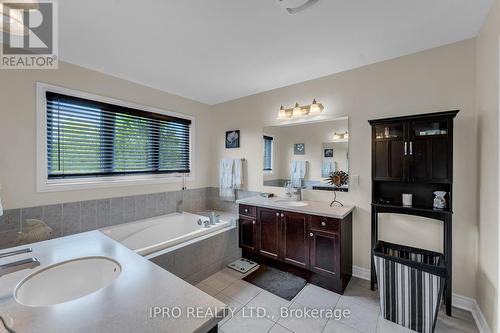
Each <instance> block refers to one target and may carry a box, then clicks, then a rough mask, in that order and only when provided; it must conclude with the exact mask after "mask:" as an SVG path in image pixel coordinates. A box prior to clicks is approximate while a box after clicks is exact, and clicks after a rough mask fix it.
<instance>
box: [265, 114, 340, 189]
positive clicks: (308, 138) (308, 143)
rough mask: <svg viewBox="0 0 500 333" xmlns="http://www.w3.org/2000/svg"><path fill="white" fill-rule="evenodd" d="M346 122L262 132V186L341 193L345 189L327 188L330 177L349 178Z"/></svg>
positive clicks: (294, 126) (288, 127) (323, 123)
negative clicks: (342, 174)
mask: <svg viewBox="0 0 500 333" xmlns="http://www.w3.org/2000/svg"><path fill="white" fill-rule="evenodd" d="M348 125H349V122H348V119H347V117H343V118H338V119H334V120H329V121H325V122H316V123H308V124H304V123H302V124H294V125H286V126H271V127H265V128H264V129H263V150H264V152H263V154H264V166H263V170H264V173H263V175H264V176H263V178H264V179H263V184H264V186H275V187H284V186H285V185H286V184H287V182H291V184H292V186H294V187H301V188H303V189H309V190H324V191H333V190H337V191H344V192H347V191H348V188H349V185H348V184H346V185H342V186H340V187H337V186H335V185H330V184H328V181H327V180H326V178H327V177H329V175H330V174H332V173H333V172H336V171H343V172H345V173H347V174H349V132H348V128H349V126H348Z"/></svg>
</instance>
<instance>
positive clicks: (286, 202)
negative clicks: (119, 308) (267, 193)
mask: <svg viewBox="0 0 500 333" xmlns="http://www.w3.org/2000/svg"><path fill="white" fill-rule="evenodd" d="M276 202H277V203H280V204H282V205H286V206H290V207H304V206H307V205H308V203H307V202H303V201H291V200H277V201H276Z"/></svg>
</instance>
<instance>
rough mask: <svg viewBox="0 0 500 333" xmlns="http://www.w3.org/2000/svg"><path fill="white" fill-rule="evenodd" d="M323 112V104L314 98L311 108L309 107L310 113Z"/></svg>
mask: <svg viewBox="0 0 500 333" xmlns="http://www.w3.org/2000/svg"><path fill="white" fill-rule="evenodd" d="M321 112H323V106H322V105H321V104H318V102H316V99H314V100H313V102H312V104H311V108H310V109H309V113H310V114H319V113H321Z"/></svg>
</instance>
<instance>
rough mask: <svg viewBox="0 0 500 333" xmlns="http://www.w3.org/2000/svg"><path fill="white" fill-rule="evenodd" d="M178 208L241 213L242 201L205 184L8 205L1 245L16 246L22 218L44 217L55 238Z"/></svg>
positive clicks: (240, 194)
mask: <svg viewBox="0 0 500 333" xmlns="http://www.w3.org/2000/svg"><path fill="white" fill-rule="evenodd" d="M256 194H257V193H256V192H249V191H238V196H237V197H238V198H246V197H248V196H255V195H256ZM177 209H180V210H183V211H187V212H192V213H195V212H199V211H204V210H211V209H213V210H220V211H225V212H231V213H237V211H238V205H237V204H236V203H234V202H225V201H222V200H220V198H219V189H218V188H215V187H204V188H199V189H188V190H186V191H174V192H161V193H152V194H144V195H135V196H129V197H121V198H110V199H100V200H91V201H80V202H70V203H64V204H54V205H48V206H39V207H28V208H20V209H8V210H5V211H4V215H3V216H1V217H0V249H4V248H8V247H13V246H16V241H17V233H18V232H19V231H22V225H21V221H24V220H26V219H39V220H42V221H44V222H45V223H47V225H48V226H50V227H51V228H52V230H53V232H54V234H53V238H57V237H62V236H68V235H73V234H77V233H80V232H86V231H91V230H95V229H99V228H103V227H107V226H111V225H117V224H122V223H127V222H131V221H136V220H141V219H145V218H149V217H154V216H159V215H164V214H170V213H173V212H175V211H176V210H177Z"/></svg>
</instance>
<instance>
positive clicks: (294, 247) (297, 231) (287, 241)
mask: <svg viewBox="0 0 500 333" xmlns="http://www.w3.org/2000/svg"><path fill="white" fill-rule="evenodd" d="M307 220H308V215H304V214H298V213H291V212H284V213H283V217H282V225H283V242H282V243H283V260H284V261H285V262H286V263H288V264H291V265H295V266H298V267H302V268H307V266H308V263H309V260H308V259H309V258H308V257H309V255H308V254H309V252H308V240H307Z"/></svg>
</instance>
